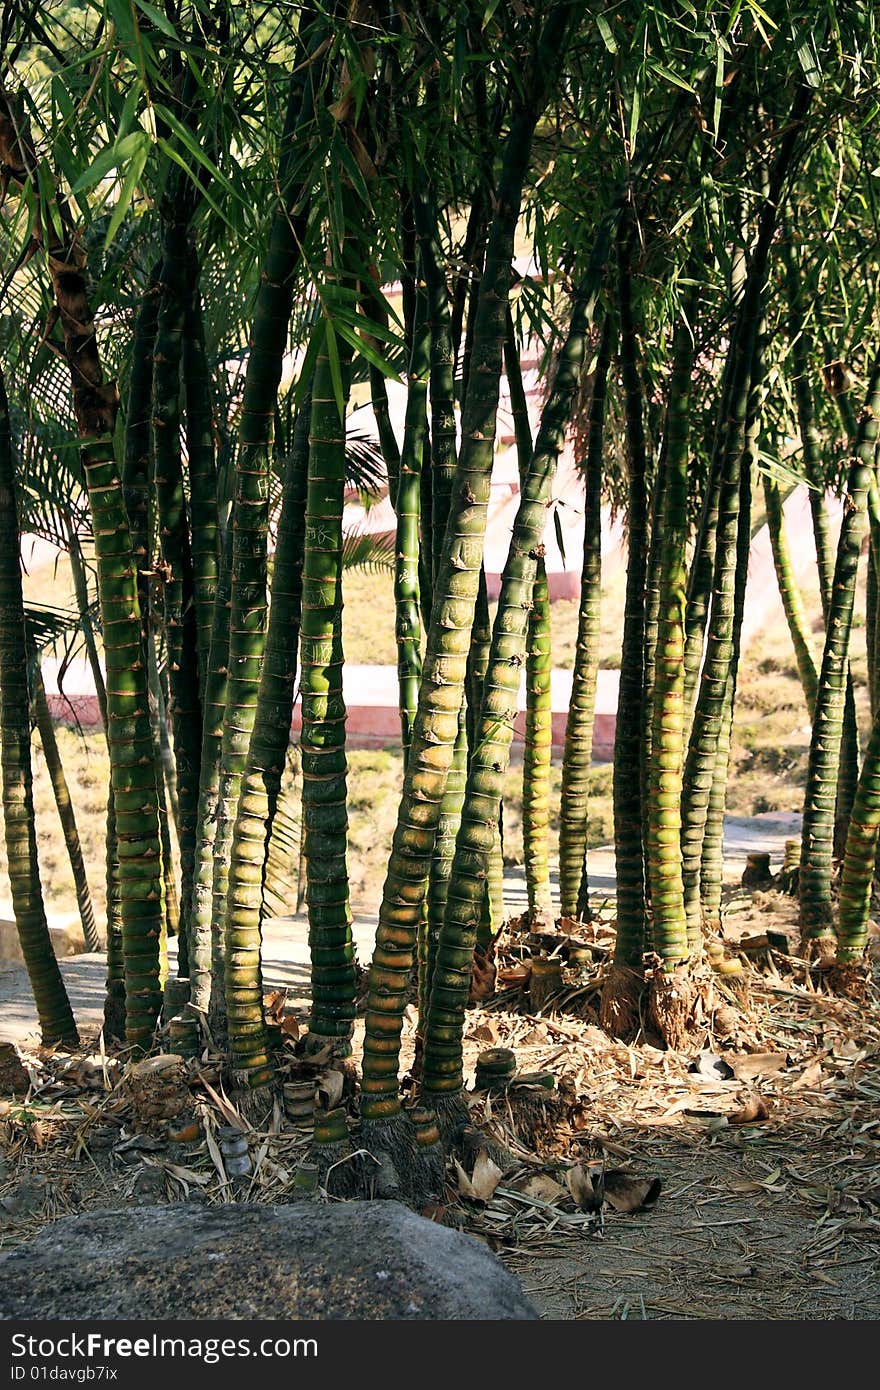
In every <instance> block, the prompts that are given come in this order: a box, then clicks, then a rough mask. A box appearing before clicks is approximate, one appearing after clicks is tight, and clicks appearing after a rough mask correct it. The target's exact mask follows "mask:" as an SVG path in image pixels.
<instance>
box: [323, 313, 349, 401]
mask: <svg viewBox="0 0 880 1390" xmlns="http://www.w3.org/2000/svg"><path fill="white" fill-rule="evenodd" d="M324 331H325V335H326V337H325V347H326V352H327V362H328V365H329V367H330V379H331V381H332V382H333V395H334V396H335V398H336V406H337V409H338V410H339V418H340V420H344V419H345V390H344V388H343V385H342V367H341V365H340V362H339V346H338V344H337V342H336V330H335V329H334V327H333V324H332V323H331V322H330V320H329V319H327V320H325V325H324Z"/></svg>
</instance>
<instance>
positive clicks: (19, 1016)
mask: <svg viewBox="0 0 880 1390" xmlns="http://www.w3.org/2000/svg"><path fill="white" fill-rule="evenodd" d="M799 832H800V816H799V815H797V814H793V813H792V814H790V813H786V812H771V813H769V814H767V815H762V816H727V817H726V818H725V822H724V847H725V877H726V878H727V880H728V881H729V882H736V881H738V880H739V878H740V876H741V874H742V871H743V868H744V867H745V862H746V855H747V854H748V853H751V852H753V851H756V850H764V851H766V852H768V853H769V854H770V859H771V865H772V867H773V869H774V870H775V869H778V868H780V867H781V865H782V857H783V854H784V851H785V841H786V840H787V839H791V838H792V837H795V836H797V835H798V834H799ZM589 873H590V890H591V897H592V899H593V902H594V905H595V906H597V907H598V906H601V903H602V900H603V899H606V900H608V901H611V900H612V899H613V897H614V850H613V848H612V847H611V846H610V845H603V846H601V847H600V848H598V849H596V850H594V851H593V852H592V853H591V854H590V859H589ZM552 880H553V884H554V889H555V887H556V875H555V872H554V873H553V875H552ZM504 899H505V906H506V908H507V911H508V912H509V914H510V915H511V916H515V915H517V914H518V913H521V912H524V911H525V908H526V885H525V872H524V870H523V869H522V868H521V867H516V868H509V869H507V870H505V875H504ZM375 932H376V918H375V915H366V914H362V915H358V916H356V917H355V919H354V923H353V933H354V940H355V945H356V947H357V954H358V959H359V960H360V962H361V963H362V964H367V963H368V962H369V959H370V956H371V954H372V951H373V942H374V939H375ZM263 950H264V970H265V980H266V987H267V989H273V988H279V987H282V986H287V988H289V989H290V992H291V995H292V996H294V997H297V998H307V997H308V989H309V937H308V923H307V921H306V918H305V916H304V914H302V913H301V914H299V915H298V916H296V917H286V918H274V919H273V920H272V921H270V922H269V923H267V925H266V929H265V931H264V935H263ZM169 955H170V956H171V959H172V961H173V960H174V958H175V955H176V947H175V943H174V942H172V943H171V949H170V952H169ZM60 964H61V973H62V975H63V976H64V979H65V982H66V984H67V989H68V992H69V994H70V1001H71V1004H72V1005H73V1010H74V1013H75V1014H76V1018H77V1022H78V1023H79V1026H80V1028H81V1030H82V1032H83V1034H84V1035H89V1034H91V1035H92V1036H97V1034H98V1032H99V1030H100V1027H101V1020H102V1011H103V1007H104V970H105V962H104V956H103V955H101V954H89V955H79V956H67V957H65V958H64V959H63V960H62V961H61V962H60ZM36 1030H37V1016H36V1010H35V1009H34V1005H33V1000H32V997H31V991H30V985H29V983H28V978H27V972H26V971H25V968H24V966H23V965H15V964H7V965H5V966H0V1041H3V1042H25V1041H32V1042H35V1041H37V1031H36Z"/></svg>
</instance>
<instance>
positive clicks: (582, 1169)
mask: <svg viewBox="0 0 880 1390" xmlns="http://www.w3.org/2000/svg"><path fill="white" fill-rule="evenodd" d="M793 916H794V913H793V910H792V902H791V899H788V898H785V897H784V896H782V895H780V894H778V893H775V892H767V893H760V894H755V895H753V896H752V895H745V894H742V893H740V894H738V895H734V898H733V899H732V900H731V901H730V902H728V904H727V914H726V919H725V941H724V943H716V944H715V947H714V950H713V951H711V952H710V959H711V960H712V961H713V964H714V966H715V969H714V970H713V972H712V973H711V979H710V983H709V987H708V990H707V992H706V993H705V997H704V1000H703V1014H702V1019H701V1023H700V1026H699V1028H698V1030H697V1031H696V1032H695V1034H694V1036H693V1039H692V1042H693V1045H692V1046H689V1047H688V1050H687V1051H686V1052H676V1051H672V1050H670V1049H668V1048H665V1047H664V1046H663V1045H662V1042H661V1040H660V1039H659V1038H657V1037H654V1036H652V1035H651V1034H650V1033H649V1032H648V1031H647V1025H646V1027H645V1028H643V1029H642V1031H641V1032H640V1033H639V1035H638V1036H637V1038H636V1040H635V1041H634V1042H633V1043H631V1044H625V1043H622V1042H617V1041H614V1040H612V1039H610V1038H609V1037H608V1036H607V1035H606V1034H605V1033H604V1032H602V1031H601V1029H600V1028H599V1027H598V1026H597V1003H598V995H599V991H600V989H601V982H602V979H603V977H604V974H605V972H606V970H607V961H608V956H609V948H610V944H611V940H612V934H611V926H610V924H609V923H607V922H603V921H601V920H600V921H597V922H594V923H592V924H590V925H589V926H588V927H579V928H578V929H577V930H576V931H575V932H574V933H573V934H571V933H568V934H565V939H563V937H562V935H559V936H556V935H555V934H554V933H553V932H550V933H546V934H545V936H544V939H543V940H541V941H535V940H534V939H531V938H530V936H529V935H528V934H527V933H525V932H520V933H518V934H517V933H513V934H511V935H509V936H508V937H507V938H505V945H504V948H503V950H502V951H501V952H500V955H499V959H498V960H497V961H495V962H494V963H493V966H494V970H484V971H482V972H481V977H480V979H481V992H482V993H483V994H484V995H485V996H487V997H484V998H483V999H482V1000H481V1002H480V1004H479V1005H478V1006H475V1007H473V1008H472V1009H471V1010H470V1011H469V1014H468V1022H467V1033H466V1062H467V1066H468V1068H469V1071H468V1076H469V1079H470V1081H472V1080H473V1076H474V1068H475V1064H476V1059H477V1056H478V1055H479V1054H480V1053H481V1052H485V1051H486V1050H488V1049H496V1050H497V1049H503V1048H510V1049H513V1051H514V1053H515V1057H516V1065H517V1067H518V1072H517V1074H516V1076H515V1078H514V1081H513V1084H512V1085H510V1084H507V1083H505V1084H499V1085H497V1086H494V1087H493V1088H491V1089H488V1090H487V1089H483V1090H479V1091H477V1090H473V1091H471V1092H470V1093H469V1106H470V1118H471V1128H470V1129H469V1130H468V1131H467V1132H466V1136H465V1142H464V1145H463V1148H462V1150H461V1151H460V1152H459V1153H458V1154H457V1155H456V1156H455V1157H454V1158H451V1159H450V1162H449V1164H448V1167H447V1178H446V1190H445V1193H444V1195H443V1196H442V1198H441V1199H440V1200H438V1201H437V1202H436V1203H434V1204H432V1205H431V1207H430V1208H429V1209H427V1212H426V1214H428V1215H430V1216H432V1217H433V1219H435V1220H437V1221H441V1222H443V1223H444V1224H448V1225H451V1226H456V1227H458V1228H460V1229H463V1230H466V1231H469V1232H470V1233H471V1234H472V1235H474V1236H475V1237H477V1238H478V1239H480V1240H482V1241H485V1242H486V1244H487V1245H488V1246H489V1247H490V1248H491V1249H492V1250H493V1251H495V1252H497V1253H498V1254H499V1255H500V1257H501V1258H502V1260H503V1261H504V1262H505V1263H506V1264H507V1265H508V1266H509V1268H511V1269H512V1270H513V1271H514V1272H515V1273H516V1274H517V1275H518V1276H519V1277H520V1279H521V1281H522V1284H523V1287H524V1289H525V1292H526V1294H527V1295H528V1296H529V1297H530V1298H531V1299H532V1301H533V1302H534V1303H535V1305H536V1306H537V1308H538V1309H539V1311H540V1313H541V1315H542V1316H543V1317H545V1318H549V1319H554V1318H564V1319H573V1318H584V1319H604V1318H711V1319H737V1318H757V1319H778V1318H785V1319H792V1318H794V1319H810V1320H812V1319H827V1318H847V1319H863V1318H876V1317H878V1316H880V1273H878V1268H880V1265H878V1260H880V1147H878V1138H880V984H878V963H880V961H878V957H880V951H878V939H877V936H876V934H873V935H872V939H871V943H870V947H869V957H870V970H869V971H868V972H867V974H866V978H865V981H864V997H863V998H861V999H859V1000H854V999H851V998H848V997H839V996H837V995H835V994H834V993H833V992H832V991H831V988H830V985H829V980H828V977H827V974H826V973H823V971H822V969H821V968H820V967H819V966H815V965H814V966H809V965H807V964H806V963H805V962H804V961H802V960H800V959H799V958H798V956H797V954H796V951H797V941H796V932H795V930H794V927H793ZM768 930H769V940H768ZM530 952H531V953H532V954H534V953H535V952H541V953H543V954H544V955H549V956H551V957H552V956H554V954H555V955H556V956H557V957H558V958H559V959H561V960H562V961H563V965H562V969H561V973H560V977H559V983H558V986H557V989H556V992H555V993H554V994H552V995H551V996H550V997H549V999H545V1000H544V1002H543V1003H542V1005H541V1008H540V1011H536V1010H535V1007H534V1005H533V1004H532V1002H531V999H530V989H529V983H530V981H529V976H530V968H529V964H528V958H529V953H530ZM493 973H494V989H495V993H494V994H492V993H491V981H490V982H489V983H488V984H487V981H489V977H490V975H492V974H493ZM267 1003H268V1004H269V1005H270V1006H271V1011H272V1016H273V1018H274V1019H275V1020H276V1023H277V1022H278V1021H282V1020H283V1021H284V1022H285V1027H284V1030H283V1037H284V1040H285V1041H284V1043H283V1048H284V1052H283V1056H284V1058H285V1061H284V1069H285V1075H284V1077H283V1079H284V1080H285V1081H287V1082H288V1083H293V1089H303V1087H304V1088H305V1090H306V1091H309V1089H310V1085H312V1086H313V1087H314V1091H315V1093H316V1095H317V1096H318V1103H319V1105H320V1104H322V1103H323V1104H325V1105H328V1104H329V1105H337V1104H339V1102H340V1092H341V1090H342V1088H343V1083H342V1080H341V1078H340V1076H339V1074H337V1073H335V1072H334V1071H333V1068H332V1063H331V1062H329V1061H328V1059H327V1058H323V1059H322V1058H321V1057H320V1056H319V1057H318V1058H316V1059H311V1060H310V1061H309V1062H306V1061H304V1060H303V1059H302V1058H301V1057H299V1056H297V1055H296V1052H295V1048H296V1031H297V1020H298V1019H299V1020H301V1019H302V1018H304V1016H305V1013H306V1004H305V1002H304V1001H303V1000H302V999H299V998H297V999H296V1000H294V1001H293V1002H289V1001H288V1002H287V1003H285V1001H284V999H283V998H281V997H280V996H279V995H277V994H276V995H273V996H271V999H270V1000H267ZM414 1023H415V1015H414V1011H413V1010H412V1009H408V1010H407V1019H406V1025H405V1055H404V1061H405V1064H406V1065H408V1064H409V1063H410V1061H411V1059H412V1048H413V1041H414ZM361 1036H362V1023H360V1024H359V1028H358V1034H357V1035H356V1044H357V1043H358V1042H359V1040H360V1037H361ZM356 1052H357V1046H356ZM23 1061H24V1065H25V1068H26V1071H27V1074H28V1080H29V1086H28V1088H27V1090H26V1091H23V1090H22V1089H21V1086H19V1088H18V1094H17V1095H14V1096H10V1097H9V1098H8V1099H6V1100H3V1101H2V1102H0V1145H2V1147H0V1153H2V1158H0V1247H10V1246H13V1245H17V1244H19V1243H20V1242H22V1241H25V1240H28V1239H30V1238H31V1237H32V1236H33V1235H34V1234H35V1233H36V1232H37V1231H38V1230H40V1229H41V1228H42V1227H43V1226H45V1225H46V1223H47V1222H49V1221H51V1220H53V1219H55V1218H56V1217H58V1216H61V1215H66V1214H70V1213H73V1212H77V1211H81V1210H86V1211H87V1210H98V1209H101V1208H108V1207H113V1206H118V1205H119V1204H120V1202H125V1201H130V1200H134V1201H143V1202H156V1201H163V1200H174V1201H180V1200H185V1201H191V1202H196V1203H200V1204H204V1203H208V1204H223V1203H227V1202H230V1201H255V1202H276V1203H277V1202H280V1203H284V1202H286V1201H290V1200H293V1199H294V1198H295V1197H296V1196H298V1195H301V1189H302V1183H303V1174H304V1172H306V1171H307V1165H306V1164H305V1160H307V1158H308V1149H309V1142H310V1130H309V1128H308V1121H307V1120H306V1121H305V1123H304V1122H303V1120H302V1119H301V1118H300V1117H294V1118H289V1116H288V1114H286V1113H285V1110H284V1107H283V1105H282V1101H281V1099H280V1098H276V1099H275V1101H274V1105H273V1108H272V1110H271V1112H270V1113H268V1114H267V1115H265V1116H264V1117H262V1118H259V1119H254V1118H253V1117H251V1118H248V1117H246V1116H244V1115H243V1114H242V1113H241V1112H240V1110H239V1109H237V1108H236V1106H235V1104H234V1103H233V1100H232V1099H230V1095H229V1092H228V1089H227V1088H226V1087H225V1078H224V1075H223V1072H222V1069H221V1068H220V1066H219V1064H218V1061H217V1059H215V1058H212V1057H211V1056H210V1055H209V1054H207V1053H205V1054H204V1055H203V1056H202V1057H201V1058H191V1059H186V1060H182V1059H180V1058H178V1057H176V1056H171V1057H165V1058H151V1059H148V1060H147V1061H146V1062H141V1063H137V1064H134V1065H132V1064H131V1063H130V1062H128V1061H127V1060H126V1057H125V1054H124V1053H123V1054H120V1055H115V1056H108V1055H106V1054H104V1053H103V1052H102V1051H101V1050H100V1049H95V1047H94V1044H93V1045H92V1047H91V1049H90V1048H84V1049H83V1050H82V1051H81V1052H80V1053H79V1054H77V1055H76V1056H74V1057H67V1056H65V1055H64V1054H61V1053H55V1054H46V1053H42V1054H36V1053H34V1054H25V1055H24V1057H23ZM19 1079H20V1078H19ZM322 1097H323V1102H322V1099H321V1098H322ZM316 1199H317V1200H319V1201H320V1200H325V1199H326V1198H325V1195H324V1194H322V1193H321V1192H320V1191H319V1192H318V1194H317V1196H316Z"/></svg>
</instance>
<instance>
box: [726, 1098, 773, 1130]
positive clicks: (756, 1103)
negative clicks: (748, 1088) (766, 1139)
mask: <svg viewBox="0 0 880 1390" xmlns="http://www.w3.org/2000/svg"><path fill="white" fill-rule="evenodd" d="M769 1118H770V1106H769V1105H768V1104H767V1102H766V1101H765V1100H764V1099H763V1097H762V1096H747V1098H746V1100H745V1103H744V1104H743V1107H742V1109H741V1110H737V1111H736V1113H735V1114H733V1115H728V1117H727V1123H728V1124H729V1125H753V1124H757V1123H758V1122H759V1121H761V1120H769Z"/></svg>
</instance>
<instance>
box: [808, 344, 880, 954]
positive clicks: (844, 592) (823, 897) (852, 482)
mask: <svg viewBox="0 0 880 1390" xmlns="http://www.w3.org/2000/svg"><path fill="white" fill-rule="evenodd" d="M878 415H880V358H878V359H876V360H875V362H874V363H873V365H872V368H871V373H870V379H869V385H868V394H867V401H866V405H865V409H864V411H863V413H862V417H861V419H860V420H859V424H858V432H857V434H856V438H855V441H854V452H853V455H852V458H851V462H850V467H849V472H848V478H847V494H846V499H845V501H844V515H843V521H842V523H841V530H840V539H839V542H838V548H837V562H836V564H835V569H834V581H833V584H832V590H831V599H830V603H829V608H828V621H827V626H826V633H825V648H824V651H823V654H822V667H821V671H820V674H819V689H818V693H817V696H816V708H815V714H814V718H813V736H812V739H811V741H810V757H809V762H808V764H807V786H806V793H805V797H804V820H803V830H802V840H801V866H800V924H801V938H802V941H803V942H804V943H805V945H807V949H808V950H809V949H813V943H820V942H822V940H823V939H825V940H826V941H827V940H830V939H831V937H832V927H833V913H832V906H831V868H832V859H833V845H834V811H835V800H836V790H837V778H838V770H839V763H840V750H841V739H842V731H843V718H844V705H845V699H846V673H847V666H848V656H849V636H850V629H851V625H852V612H853V599H854V595H855V584H856V575H857V571H858V561H859V551H860V549H861V542H862V536H863V533H864V527H865V513H866V506H867V494H868V487H869V484H870V480H871V475H872V469H873V463H874V448H875V443H876V440H877V434H878V422H877V417H878ZM815 949H817V950H819V951H821V952H823V953H824V950H825V948H824V947H823V946H822V945H816V947H815Z"/></svg>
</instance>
